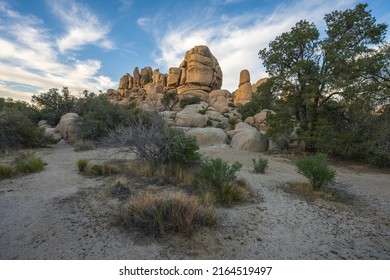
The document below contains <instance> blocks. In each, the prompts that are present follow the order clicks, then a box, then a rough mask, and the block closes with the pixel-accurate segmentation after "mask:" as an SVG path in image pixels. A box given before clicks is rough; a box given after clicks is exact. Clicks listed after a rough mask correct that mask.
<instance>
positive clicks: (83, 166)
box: [77, 158, 88, 172]
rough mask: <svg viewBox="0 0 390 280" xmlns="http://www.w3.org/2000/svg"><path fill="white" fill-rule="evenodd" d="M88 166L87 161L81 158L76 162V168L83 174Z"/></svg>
mask: <svg viewBox="0 0 390 280" xmlns="http://www.w3.org/2000/svg"><path fill="white" fill-rule="evenodd" d="M87 166H88V160H87V159H85V158H81V159H79V160H78V161H77V168H78V170H79V172H84V171H85V170H86V168H87Z"/></svg>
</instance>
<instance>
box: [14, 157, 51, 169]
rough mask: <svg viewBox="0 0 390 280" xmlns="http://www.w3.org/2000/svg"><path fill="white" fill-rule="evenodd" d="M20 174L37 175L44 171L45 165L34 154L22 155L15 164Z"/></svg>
mask: <svg viewBox="0 0 390 280" xmlns="http://www.w3.org/2000/svg"><path fill="white" fill-rule="evenodd" d="M13 164H14V166H15V170H16V172H18V173H35V172H39V171H42V170H43V167H44V166H45V163H44V162H43V161H42V159H41V158H40V157H38V156H36V155H34V154H33V153H29V152H26V153H20V154H19V155H18V156H17V157H16V158H15V159H14V162H13Z"/></svg>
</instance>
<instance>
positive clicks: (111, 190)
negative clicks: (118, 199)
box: [108, 176, 131, 196]
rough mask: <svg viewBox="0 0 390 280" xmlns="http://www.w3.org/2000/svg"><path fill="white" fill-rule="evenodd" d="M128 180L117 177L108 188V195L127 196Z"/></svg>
mask: <svg viewBox="0 0 390 280" xmlns="http://www.w3.org/2000/svg"><path fill="white" fill-rule="evenodd" d="M128 183H129V182H128V180H127V178H126V177H124V176H118V177H116V178H115V180H114V181H113V182H112V183H111V184H110V185H109V187H108V194H109V195H111V196H127V195H128V194H129V193H130V192H131V191H130V189H129V188H128V187H127V184H128Z"/></svg>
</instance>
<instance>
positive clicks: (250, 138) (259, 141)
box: [229, 122, 268, 152]
mask: <svg viewBox="0 0 390 280" xmlns="http://www.w3.org/2000/svg"><path fill="white" fill-rule="evenodd" d="M229 133H230V131H229ZM230 136H231V137H232V141H231V142H230V145H231V146H232V148H234V149H237V150H244V151H251V152H265V151H267V150H268V140H267V138H266V137H265V136H264V134H262V133H260V131H258V130H257V129H256V128H255V127H252V126H250V125H248V124H246V123H243V122H241V123H238V124H237V125H236V128H235V130H234V131H233V133H230Z"/></svg>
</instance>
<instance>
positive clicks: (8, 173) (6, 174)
mask: <svg viewBox="0 0 390 280" xmlns="http://www.w3.org/2000/svg"><path fill="white" fill-rule="evenodd" d="M14 172H15V171H14V168H13V167H12V166H11V165H9V164H0V179H6V178H11V177H12V175H13V174H14Z"/></svg>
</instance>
